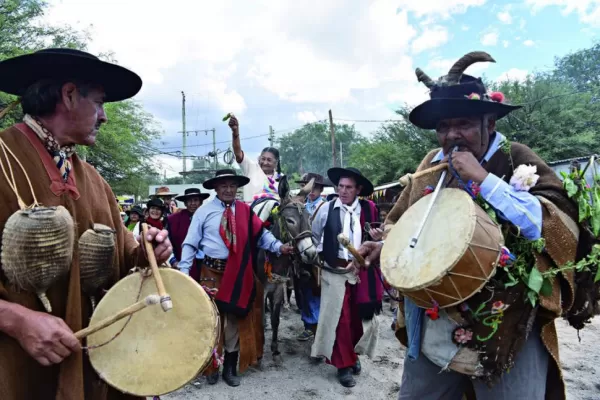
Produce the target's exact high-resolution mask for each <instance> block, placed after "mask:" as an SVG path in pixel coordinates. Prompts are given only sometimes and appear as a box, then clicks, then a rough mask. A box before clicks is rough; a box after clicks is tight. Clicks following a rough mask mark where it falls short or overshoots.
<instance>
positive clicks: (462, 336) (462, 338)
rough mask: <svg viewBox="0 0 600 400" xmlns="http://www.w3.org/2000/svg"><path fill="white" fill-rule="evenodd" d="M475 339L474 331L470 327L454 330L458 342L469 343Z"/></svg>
mask: <svg viewBox="0 0 600 400" xmlns="http://www.w3.org/2000/svg"><path fill="white" fill-rule="evenodd" d="M472 339H473V332H472V331H471V330H470V329H466V328H458V329H456V330H455V331H454V341H455V342H456V343H458V344H467V343H469V342H470V341H471V340H472Z"/></svg>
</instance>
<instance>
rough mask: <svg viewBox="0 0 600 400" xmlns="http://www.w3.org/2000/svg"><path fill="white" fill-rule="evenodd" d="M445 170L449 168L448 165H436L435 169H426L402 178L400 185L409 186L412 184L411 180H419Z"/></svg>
mask: <svg viewBox="0 0 600 400" xmlns="http://www.w3.org/2000/svg"><path fill="white" fill-rule="evenodd" d="M445 168H448V163H441V164H439V165H436V166H435V167H431V168H427V169H424V170H423V171H418V172H415V173H414V174H406V175H404V176H403V177H402V178H400V180H399V181H400V185H401V186H408V184H409V183H410V181H411V180H414V179H419V178H420V177H422V176H425V175H429V174H432V173H434V172H438V171H440V170H443V169H445Z"/></svg>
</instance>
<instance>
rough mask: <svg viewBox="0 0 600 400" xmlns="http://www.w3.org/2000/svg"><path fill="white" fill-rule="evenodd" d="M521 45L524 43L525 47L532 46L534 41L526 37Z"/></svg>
mask: <svg viewBox="0 0 600 400" xmlns="http://www.w3.org/2000/svg"><path fill="white" fill-rule="evenodd" d="M523 45H525V46H527V47H532V46H535V42H534V41H533V40H531V39H527V40H526V41H524V42H523Z"/></svg>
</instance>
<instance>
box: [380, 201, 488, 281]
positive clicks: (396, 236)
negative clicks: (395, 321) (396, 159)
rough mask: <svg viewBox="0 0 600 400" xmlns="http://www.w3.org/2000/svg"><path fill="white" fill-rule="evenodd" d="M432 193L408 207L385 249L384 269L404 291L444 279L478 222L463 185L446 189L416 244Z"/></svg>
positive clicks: (466, 244)
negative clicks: (413, 244) (415, 238)
mask: <svg viewBox="0 0 600 400" xmlns="http://www.w3.org/2000/svg"><path fill="white" fill-rule="evenodd" d="M431 199H432V197H431V196H425V197H423V198H421V199H420V200H419V201H417V202H416V203H415V204H413V205H412V206H411V207H409V208H408V210H406V212H405V213H404V214H403V215H402V217H401V218H400V220H399V221H398V222H397V223H396V225H394V227H393V228H392V229H391V231H390V232H389V234H388V236H387V238H386V240H385V244H384V246H383V248H382V250H381V258H380V259H381V272H382V273H383V276H384V277H385V279H386V280H387V281H388V282H389V284H390V285H392V286H393V287H395V288H397V289H399V290H400V291H406V292H410V291H414V290H419V289H422V288H425V287H429V286H431V285H433V284H434V283H436V282H438V281H439V280H440V279H442V278H443V277H444V276H445V275H446V272H447V271H448V270H450V269H451V268H452V267H453V266H454V265H455V264H456V262H457V261H458V260H459V259H460V258H461V257H462V255H463V254H464V252H465V250H466V249H467V247H468V245H469V242H470V241H471V238H472V237H473V232H474V230H475V225H476V211H475V207H476V204H475V203H474V202H473V200H472V199H471V197H470V196H469V194H467V193H466V192H465V191H463V190H460V189H443V190H442V191H441V192H440V193H439V195H438V198H437V199H436V202H435V204H434V205H433V208H432V210H431V214H430V215H429V217H428V219H427V222H426V224H425V227H424V228H423V231H422V232H421V236H420V237H419V241H418V242H417V245H416V246H415V248H411V247H410V242H411V239H412V238H413V236H414V235H415V234H416V233H417V230H418V229H419V225H420V224H421V221H422V220H423V217H424V216H425V212H426V210H427V207H428V206H429V202H430V201H431Z"/></svg>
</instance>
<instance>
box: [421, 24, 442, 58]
mask: <svg viewBox="0 0 600 400" xmlns="http://www.w3.org/2000/svg"><path fill="white" fill-rule="evenodd" d="M448 39H449V35H448V30H447V29H446V28H444V27H443V26H440V25H437V26H434V27H431V28H426V29H425V30H424V31H423V33H421V34H420V35H419V36H418V37H417V38H416V39H415V40H414V42H413V43H412V50H413V52H415V53H421V52H423V51H425V50H430V49H435V48H436V47H439V46H441V45H443V44H444V43H446V42H447V41H448Z"/></svg>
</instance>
